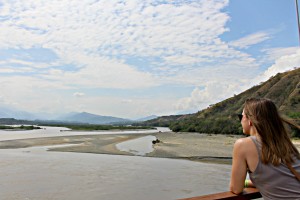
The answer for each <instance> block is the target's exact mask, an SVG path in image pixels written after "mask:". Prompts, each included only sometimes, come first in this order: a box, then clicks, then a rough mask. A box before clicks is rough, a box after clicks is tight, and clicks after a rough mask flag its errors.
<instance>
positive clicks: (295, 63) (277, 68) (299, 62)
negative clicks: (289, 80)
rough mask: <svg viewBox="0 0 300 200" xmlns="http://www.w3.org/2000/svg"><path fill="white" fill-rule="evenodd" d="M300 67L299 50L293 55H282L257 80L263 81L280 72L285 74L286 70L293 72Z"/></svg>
mask: <svg viewBox="0 0 300 200" xmlns="http://www.w3.org/2000/svg"><path fill="white" fill-rule="evenodd" d="M299 67H300V50H299V49H298V51H296V52H295V53H293V54H289V55H284V56H282V57H280V58H278V59H277V60H276V61H275V63H274V64H273V65H272V66H270V67H269V68H268V69H267V70H266V71H265V72H264V73H263V74H262V75H261V76H259V77H258V78H257V79H258V80H261V81H265V80H267V79H268V78H270V77H271V76H274V75H276V74H277V73H280V72H285V71H288V70H293V69H296V68H299Z"/></svg>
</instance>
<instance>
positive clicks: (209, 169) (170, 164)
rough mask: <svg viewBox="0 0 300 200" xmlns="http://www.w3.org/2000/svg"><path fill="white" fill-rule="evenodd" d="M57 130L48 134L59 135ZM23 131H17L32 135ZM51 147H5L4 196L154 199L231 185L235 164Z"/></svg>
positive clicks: (1, 154) (0, 186) (1, 165)
mask: <svg viewBox="0 0 300 200" xmlns="http://www.w3.org/2000/svg"><path fill="white" fill-rule="evenodd" d="M46 130H47V129H46ZM40 131H41V130H40ZM51 131H52V132H51ZM51 131H50V133H49V134H48V133H46V132H43V133H42V135H48V136H49V135H52V136H54V135H55V134H54V132H53V130H52V129H51ZM58 131H59V130H58ZM17 132H19V131H17ZM17 132H15V133H12V134H16V135H17V134H25V135H26V132H23V131H22V133H17ZM33 132H34V131H33ZM28 133H29V132H28ZM85 133H86V132H85ZM114 133H115V132H114ZM5 134H6V133H5ZM30 134H33V135H34V134H36V135H35V137H38V136H37V135H38V134H41V133H38V134H37V132H35V133H30ZM86 134H88V133H86ZM89 134H90V133H89ZM2 136H3V138H6V139H7V137H5V136H4V135H2V132H0V140H6V139H3V138H2ZM11 137H12V136H11ZM24 137H25V138H26V137H27V136H24ZM151 139H152V138H151ZM128 142H130V141H128ZM136 142H137V141H135V143H136ZM126 145H128V143H127V144H126ZM121 146H122V145H121ZM123 148H124V149H125V147H124V146H123ZM46 150H47V147H32V148H23V149H2V150H0V159H1V162H0V171H1V174H2V175H1V179H0V192H1V197H0V199H15V200H18V199H22V200H23V199H28V200H29V199H36V200H37V199H39V200H40V199H63V200H68V199H70V200H71V199H72V200H73V199H75V200H76V199H78V200H81V199H87V200H89V199H91V200H94V199H97V200H98V199H130V200H132V199H133V200H134V199H143V200H148V199H149V200H150V199H151V200H152V199H177V198H184V197H192V196H198V195H204V194H209V193H215V192H222V191H227V190H228V183H229V177H230V168H231V166H230V165H221V164H207V163H200V162H192V161H186V160H175V159H163V158H149V157H142V156H119V155H101V154H88V153H66V152H53V151H46ZM137 152H138V151H137Z"/></svg>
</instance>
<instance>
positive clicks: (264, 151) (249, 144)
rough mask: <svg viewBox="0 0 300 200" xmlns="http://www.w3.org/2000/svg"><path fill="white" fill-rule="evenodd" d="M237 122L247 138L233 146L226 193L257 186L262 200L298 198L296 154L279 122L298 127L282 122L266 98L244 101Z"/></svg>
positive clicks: (299, 163) (299, 171) (299, 166)
mask: <svg viewBox="0 0 300 200" xmlns="http://www.w3.org/2000/svg"><path fill="white" fill-rule="evenodd" d="M240 120H241V124H242V127H243V132H244V134H246V135H250V137H247V138H241V139H238V140H237V141H236V142H235V144H234V147H233V161H232V174H231V181H230V190H231V191H232V192H233V193H236V194H238V193H241V192H242V191H243V188H244V186H248V187H257V188H258V190H259V191H260V193H261V195H262V196H263V198H264V199H300V177H298V178H299V180H298V179H297V176H299V174H300V154H299V151H298V150H297V148H296V147H295V146H294V145H293V144H292V142H291V140H290V138H289V135H288V132H287V130H286V129H285V126H284V124H283V122H286V123H288V124H290V125H293V126H295V127H296V128H297V129H299V130H300V128H299V126H298V125H296V124H293V123H291V122H288V121H287V120H284V119H282V118H281V117H280V116H279V114H278V111H277V108H276V106H275V104H274V103H273V102H272V101H271V100H269V99H255V98H252V99H248V100H247V101H246V102H245V105H244V110H243V113H242V115H240ZM292 171H293V172H292ZM247 172H248V173H249V176H250V179H251V181H248V180H246V181H245V178H246V174H247Z"/></svg>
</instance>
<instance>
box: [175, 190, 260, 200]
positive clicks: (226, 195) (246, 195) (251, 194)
mask: <svg viewBox="0 0 300 200" xmlns="http://www.w3.org/2000/svg"><path fill="white" fill-rule="evenodd" d="M260 197H261V194H260V193H259V191H258V190H257V189H256V188H245V189H244V191H243V193H241V194H239V195H236V194H234V193H232V192H221V193H215V194H209V195H204V196H197V197H191V198H185V199H180V200H212V199H215V200H218V199H220V200H249V199H257V198H260Z"/></svg>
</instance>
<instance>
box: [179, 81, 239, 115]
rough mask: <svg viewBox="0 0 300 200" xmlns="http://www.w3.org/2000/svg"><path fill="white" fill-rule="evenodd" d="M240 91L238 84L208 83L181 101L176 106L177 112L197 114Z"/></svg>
mask: <svg viewBox="0 0 300 200" xmlns="http://www.w3.org/2000/svg"><path fill="white" fill-rule="evenodd" d="M238 90H240V86H239V84H238V83H233V84H228V83H224V84H222V83H220V82H214V81H212V82H208V83H206V84H205V85H203V86H201V87H196V88H195V89H194V90H193V91H192V92H191V95H190V96H189V97H185V98H182V99H180V100H179V101H178V102H177V103H176V104H174V106H175V108H176V109H177V110H186V111H192V112H196V111H199V110H202V109H204V108H206V107H208V106H209V105H210V104H213V103H217V102H219V101H221V100H223V99H226V98H228V97H230V96H233V95H234V91H238Z"/></svg>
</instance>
